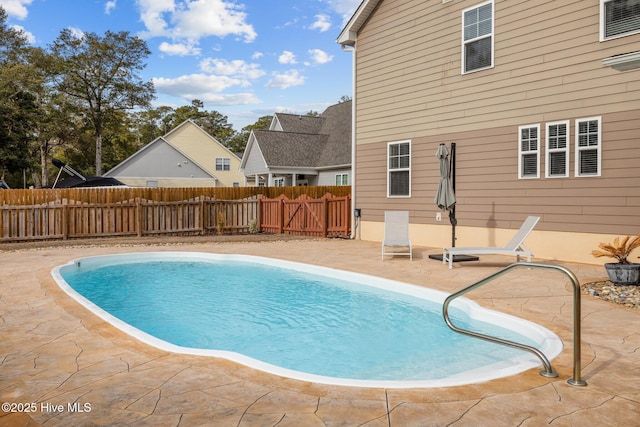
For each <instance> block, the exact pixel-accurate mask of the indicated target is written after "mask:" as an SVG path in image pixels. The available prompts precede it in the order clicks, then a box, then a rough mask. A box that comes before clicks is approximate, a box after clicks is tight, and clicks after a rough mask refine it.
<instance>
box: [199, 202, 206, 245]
mask: <svg viewBox="0 0 640 427" xmlns="http://www.w3.org/2000/svg"><path fill="white" fill-rule="evenodd" d="M199 208H200V218H198V220H199V221H200V235H201V236H204V235H205V230H206V224H205V223H204V196H200V206H199Z"/></svg>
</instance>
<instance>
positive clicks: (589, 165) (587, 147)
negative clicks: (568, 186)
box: [576, 117, 602, 176]
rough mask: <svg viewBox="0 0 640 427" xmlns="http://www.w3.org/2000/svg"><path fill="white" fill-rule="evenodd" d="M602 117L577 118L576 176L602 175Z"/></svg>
mask: <svg viewBox="0 0 640 427" xmlns="http://www.w3.org/2000/svg"><path fill="white" fill-rule="evenodd" d="M601 120H602V119H601V117H592V118H588V119H578V120H576V176H600V173H601V166H600V165H601V162H602V158H601V156H602V141H601V137H600V135H601V130H600V122H601Z"/></svg>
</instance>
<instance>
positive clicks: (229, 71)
mask: <svg viewBox="0 0 640 427" xmlns="http://www.w3.org/2000/svg"><path fill="white" fill-rule="evenodd" d="M200 69H201V70H202V71H204V72H206V73H210V74H217V75H223V76H236V77H242V78H247V79H251V80H255V79H258V78H260V77H262V76H264V75H265V74H266V73H265V72H264V71H263V70H261V69H260V65H258V64H248V63H246V62H245V61H242V60H240V59H236V60H232V61H227V60H226V59H217V58H207V59H204V60H202V61H201V62H200Z"/></svg>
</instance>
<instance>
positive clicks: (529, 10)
mask: <svg viewBox="0 0 640 427" xmlns="http://www.w3.org/2000/svg"><path fill="white" fill-rule="evenodd" d="M480 3H481V1H455V2H448V3H446V4H442V2H441V1H440V0H437V1H436V0H429V1H424V0H408V1H402V0H385V1H383V2H381V3H380V4H379V5H378V8H377V9H376V11H375V12H374V13H373V15H372V16H371V17H370V18H369V21H368V22H367V24H366V25H365V26H364V27H363V28H362V29H361V31H360V32H359V34H358V39H357V45H356V69H357V76H356V95H355V97H356V108H357V112H356V117H357V122H356V150H357V155H356V171H357V177H356V191H357V196H356V201H357V204H358V206H356V207H359V208H361V209H362V214H363V219H364V220H372V221H382V212H383V211H384V210H385V209H409V210H410V211H411V221H412V222H414V223H433V224H435V220H434V217H435V212H436V211H437V208H436V207H435V205H434V203H433V198H434V196H435V191H436V188H437V182H438V173H439V169H438V163H437V159H436V158H435V151H436V149H437V146H438V144H439V143H446V144H447V145H449V144H450V143H451V142H452V141H453V142H456V143H457V158H458V162H457V168H456V169H457V195H458V204H457V211H456V213H457V216H458V218H459V224H461V225H465V226H477V227H487V226H489V227H505V228H511V227H513V226H515V227H517V226H519V224H520V223H521V222H522V220H523V219H524V217H526V216H527V215H534V214H539V215H542V216H543V221H541V223H540V224H539V226H538V228H539V229H543V230H550V231H570V232H591V233H612V234H629V233H630V234H633V233H637V230H638V218H639V217H640V168H639V167H638V166H639V165H640V144H639V143H638V135H640V70H632V71H627V72H618V71H615V70H613V69H611V68H609V67H605V66H603V64H602V59H604V58H607V57H610V56H614V55H618V54H622V53H628V52H633V51H637V50H638V49H640V35H639V34H636V35H631V36H627V37H622V38H619V39H615V40H610V41H606V42H599V1H597V0H593V1H577V0H576V1H570V0H567V1H562V2H558V1H527V2H518V1H506V0H495V2H494V7H495V33H494V37H495V43H494V48H495V59H494V67H493V68H491V69H488V70H484V71H479V72H475V73H469V74H465V75H462V74H461V65H460V64H461V39H460V37H461V35H460V33H461V11H462V10H463V9H465V8H468V7H471V6H474V5H477V4H480ZM594 116H600V117H601V118H602V121H601V128H602V129H601V131H602V172H601V173H602V175H601V176H600V177H579V178H576V177H575V170H574V162H575V158H574V156H575V120H576V119H582V118H589V117H594ZM560 120H569V122H570V123H569V129H570V138H569V147H570V149H569V157H570V165H569V177H568V178H545V176H544V170H545V169H544V168H545V167H546V164H545V161H546V157H545V151H544V143H545V142H546V139H545V138H546V135H545V131H546V129H545V124H546V123H549V122H554V121H560ZM533 124H540V130H541V137H540V150H541V152H540V165H539V167H540V173H541V175H540V176H541V177H540V178H537V179H527V180H522V179H518V166H517V164H518V163H517V162H518V145H517V143H518V142H517V141H518V126H521V125H533ZM398 140H411V141H412V145H411V149H412V159H411V161H412V164H411V170H412V177H411V182H412V189H411V198H410V199H389V198H387V197H386V185H387V182H386V179H387V178H386V144H387V143H388V142H391V141H398ZM445 221H446V218H443V222H442V223H443V224H445V223H446V222H445Z"/></svg>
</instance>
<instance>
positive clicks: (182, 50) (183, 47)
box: [158, 42, 200, 56]
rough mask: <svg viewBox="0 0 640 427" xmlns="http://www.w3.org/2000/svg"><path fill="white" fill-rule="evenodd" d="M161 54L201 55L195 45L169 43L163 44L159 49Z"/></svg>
mask: <svg viewBox="0 0 640 427" xmlns="http://www.w3.org/2000/svg"><path fill="white" fill-rule="evenodd" d="M158 48H159V49H160V52H162V53H166V54H167V55H172V56H174V55H177V56H187V55H200V48H199V47H196V46H194V45H193V43H190V42H186V43H167V42H162V43H160V46H159V47H158Z"/></svg>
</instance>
